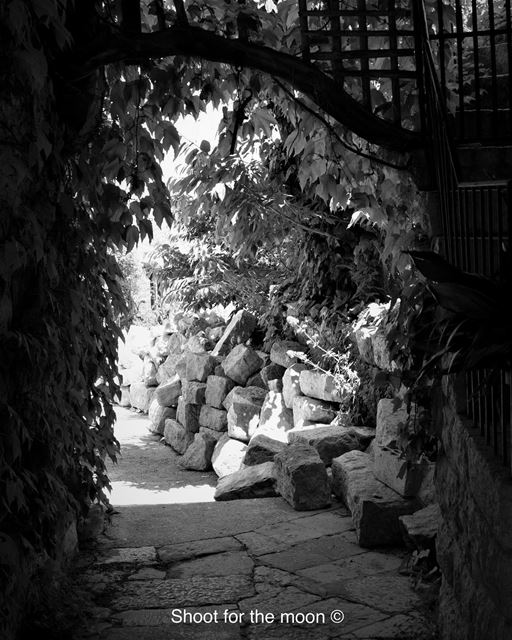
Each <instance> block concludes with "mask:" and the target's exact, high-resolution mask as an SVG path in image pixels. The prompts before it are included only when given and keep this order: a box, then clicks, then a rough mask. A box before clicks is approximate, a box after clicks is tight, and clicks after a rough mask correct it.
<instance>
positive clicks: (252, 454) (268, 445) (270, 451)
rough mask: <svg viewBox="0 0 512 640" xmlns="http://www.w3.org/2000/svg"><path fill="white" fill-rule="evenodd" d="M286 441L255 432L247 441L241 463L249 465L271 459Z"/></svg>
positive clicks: (284, 445) (282, 447)
mask: <svg viewBox="0 0 512 640" xmlns="http://www.w3.org/2000/svg"><path fill="white" fill-rule="evenodd" d="M286 446H288V445H287V444H286V443H284V442H282V441H280V440H274V438H271V437H270V436H268V435H266V434H265V433H255V434H254V436H253V437H252V438H251V440H250V442H249V446H248V447H247V451H246V452H245V457H244V460H243V463H244V464H245V465H246V466H248V467H250V466H253V465H255V464H261V463H262V462H269V461H273V460H274V458H275V456H276V454H278V453H279V452H280V451H282V450H283V449H284V448H285V447H286Z"/></svg>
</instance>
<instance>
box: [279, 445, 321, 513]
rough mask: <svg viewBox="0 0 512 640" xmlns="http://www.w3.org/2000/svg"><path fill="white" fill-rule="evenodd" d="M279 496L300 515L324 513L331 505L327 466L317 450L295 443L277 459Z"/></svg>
mask: <svg viewBox="0 0 512 640" xmlns="http://www.w3.org/2000/svg"><path fill="white" fill-rule="evenodd" d="M275 475H276V488H277V491H278V493H279V494H280V495H281V496H282V497H283V498H284V499H285V500H286V501H287V502H288V504H290V505H291V506H292V507H293V508H294V509H296V510H297V511H309V510H314V509H321V508H322V507H327V506H329V505H330V504H331V489H330V485H329V481H328V478H327V473H326V471H325V466H324V464H323V462H322V460H321V459H320V456H319V455H318V453H317V451H316V449H314V448H313V447H310V446H309V445H307V444H304V443H301V442H295V443H292V444H290V445H288V447H286V449H284V450H283V451H281V452H280V453H278V454H277V455H276V456H275Z"/></svg>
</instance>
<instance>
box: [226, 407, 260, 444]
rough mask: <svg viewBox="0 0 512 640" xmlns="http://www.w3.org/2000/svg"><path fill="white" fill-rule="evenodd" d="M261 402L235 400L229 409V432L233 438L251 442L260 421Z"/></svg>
mask: <svg viewBox="0 0 512 640" xmlns="http://www.w3.org/2000/svg"><path fill="white" fill-rule="evenodd" d="M260 410H261V406H260V405H259V404H252V403H249V402H237V401H235V402H233V403H231V406H230V407H229V411H228V433H229V435H230V437H231V438H236V439H237V440H241V441H242V442H249V440H250V439H251V436H252V435H253V434H254V432H255V431H256V429H257V428H258V425H259V423H260Z"/></svg>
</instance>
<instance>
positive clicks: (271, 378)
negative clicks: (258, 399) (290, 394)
mask: <svg viewBox="0 0 512 640" xmlns="http://www.w3.org/2000/svg"><path fill="white" fill-rule="evenodd" d="M285 371H286V369H285V368H284V367H282V366H281V365H280V364H275V363H271V364H268V365H267V366H266V367H263V369H262V370H261V372H260V375H261V379H262V381H263V383H264V384H265V386H266V387H267V389H269V388H270V386H271V383H272V382H274V384H277V383H279V382H280V383H281V388H282V379H283V376H284V372H285Z"/></svg>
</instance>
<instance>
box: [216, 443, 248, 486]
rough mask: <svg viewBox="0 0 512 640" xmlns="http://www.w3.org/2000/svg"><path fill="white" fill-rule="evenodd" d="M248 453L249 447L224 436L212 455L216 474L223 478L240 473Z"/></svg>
mask: <svg viewBox="0 0 512 640" xmlns="http://www.w3.org/2000/svg"><path fill="white" fill-rule="evenodd" d="M246 451H247V445H246V444H244V443H243V442H240V440H234V439H233V438H230V437H229V435H228V434H227V433H226V434H223V435H222V437H221V438H219V440H218V441H217V444H216V445H215V449H214V450H213V455H212V466H213V470H214V471H215V473H216V474H217V475H218V476H219V478H222V477H223V476H227V475H229V474H231V473H235V471H238V470H239V469H240V467H241V465H242V461H243V459H244V456H245V452H246Z"/></svg>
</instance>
